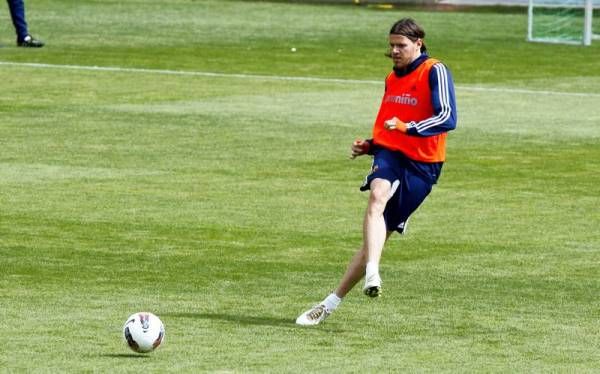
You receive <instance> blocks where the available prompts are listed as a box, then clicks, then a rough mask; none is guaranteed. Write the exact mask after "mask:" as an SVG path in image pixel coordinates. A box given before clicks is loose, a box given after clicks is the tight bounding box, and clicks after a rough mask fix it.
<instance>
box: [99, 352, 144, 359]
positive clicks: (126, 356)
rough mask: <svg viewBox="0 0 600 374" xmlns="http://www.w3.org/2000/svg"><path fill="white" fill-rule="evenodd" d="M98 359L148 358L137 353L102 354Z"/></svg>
mask: <svg viewBox="0 0 600 374" xmlns="http://www.w3.org/2000/svg"><path fill="white" fill-rule="evenodd" d="M98 356H100V357H112V358H149V357H150V356H149V355H145V354H139V353H102V354H99V355H98Z"/></svg>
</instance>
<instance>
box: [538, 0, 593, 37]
mask: <svg viewBox="0 0 600 374" xmlns="http://www.w3.org/2000/svg"><path fill="white" fill-rule="evenodd" d="M596 1H598V0H596ZM597 5H600V2H599V3H598V4H597ZM527 18H528V25H527V40H529V41H534V42H545V43H565V44H583V45H591V44H592V40H593V39H600V35H599V34H598V33H596V34H595V33H594V29H593V20H594V0H529V8H528V17H527Z"/></svg>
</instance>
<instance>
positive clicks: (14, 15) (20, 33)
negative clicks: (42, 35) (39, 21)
mask: <svg viewBox="0 0 600 374" xmlns="http://www.w3.org/2000/svg"><path fill="white" fill-rule="evenodd" d="M7 2H8V9H9V10H10V18H11V19H12V23H13V25H14V26H15V31H16V33H17V46H19V47H31V48H40V47H43V46H44V42H42V41H41V40H37V39H36V38H34V37H33V36H31V34H29V30H28V29H27V21H26V20H25V4H24V3H23V0H7Z"/></svg>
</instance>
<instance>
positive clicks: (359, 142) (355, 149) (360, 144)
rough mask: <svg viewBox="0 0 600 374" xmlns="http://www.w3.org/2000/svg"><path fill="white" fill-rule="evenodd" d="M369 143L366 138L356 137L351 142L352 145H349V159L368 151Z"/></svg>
mask: <svg viewBox="0 0 600 374" xmlns="http://www.w3.org/2000/svg"><path fill="white" fill-rule="evenodd" d="M370 146H371V145H370V143H369V142H368V141H366V140H363V139H356V140H355V141H354V142H353V143H352V146H351V147H350V151H351V154H350V158H351V159H355V158H356V157H358V156H362V155H364V154H366V153H368V152H369V148H370Z"/></svg>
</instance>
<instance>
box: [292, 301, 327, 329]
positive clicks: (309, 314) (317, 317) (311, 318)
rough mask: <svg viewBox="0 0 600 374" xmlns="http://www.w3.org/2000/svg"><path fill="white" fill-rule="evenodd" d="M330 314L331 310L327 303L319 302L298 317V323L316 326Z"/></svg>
mask: <svg viewBox="0 0 600 374" xmlns="http://www.w3.org/2000/svg"><path fill="white" fill-rule="evenodd" d="M330 314H331V311H330V310H329V309H327V307H326V306H325V305H323V304H318V305H315V306H314V307H312V309H309V310H307V311H306V312H304V313H302V314H301V315H300V316H299V317H298V318H296V324H297V325H300V326H315V325H318V324H319V323H321V322H323V320H325V318H327V317H329V315H330Z"/></svg>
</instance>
